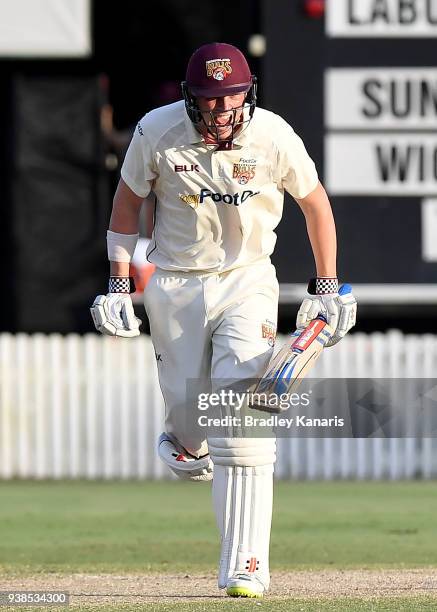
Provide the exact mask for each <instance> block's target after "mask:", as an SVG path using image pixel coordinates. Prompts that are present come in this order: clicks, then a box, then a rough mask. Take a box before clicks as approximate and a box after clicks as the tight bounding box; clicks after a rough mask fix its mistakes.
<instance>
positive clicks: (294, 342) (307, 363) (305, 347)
mask: <svg viewBox="0 0 437 612" xmlns="http://www.w3.org/2000/svg"><path fill="white" fill-rule="evenodd" d="M333 333H334V330H333V329H332V328H331V327H330V326H329V325H328V324H327V323H326V321H325V320H324V319H323V318H321V317H319V318H317V319H314V320H313V321H311V322H310V323H309V324H308V325H307V326H306V327H305V328H304V329H303V330H302V329H297V330H296V331H295V332H294V333H293V334H292V335H291V336H290V338H289V339H288V340H287V342H286V343H285V345H284V346H283V347H282V348H281V349H280V351H279V352H278V354H277V355H276V356H275V357H274V358H273V360H272V361H271V362H270V364H269V367H268V368H267V371H266V373H265V374H264V376H263V377H262V378H261V380H260V381H259V383H258V384H257V386H256V388H255V390H254V391H253V394H252V400H251V402H250V406H251V407H252V408H258V409H259V410H266V411H267V412H281V402H277V401H274V400H275V396H280V395H281V394H283V393H286V394H288V395H289V394H291V393H293V392H294V391H295V390H296V389H297V387H298V386H299V384H300V383H301V381H302V379H303V378H305V376H306V375H307V374H308V372H309V371H310V370H311V368H312V367H313V365H314V363H315V362H316V360H317V358H318V357H319V356H320V353H321V352H322V350H323V348H324V347H325V346H326V343H327V342H328V341H329V340H330V338H331V337H332V335H333ZM272 396H273V398H272Z"/></svg>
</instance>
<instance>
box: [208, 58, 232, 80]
mask: <svg viewBox="0 0 437 612" xmlns="http://www.w3.org/2000/svg"><path fill="white" fill-rule="evenodd" d="M231 72H232V66H231V60H230V59H229V58H223V59H213V60H208V61H207V62H206V76H207V77H212V78H213V79H215V80H216V81H223V80H224V79H225V78H226V77H227V76H228V75H229V74H231Z"/></svg>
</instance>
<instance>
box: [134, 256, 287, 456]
mask: <svg viewBox="0 0 437 612" xmlns="http://www.w3.org/2000/svg"><path fill="white" fill-rule="evenodd" d="M278 294H279V285H278V281H277V279H276V271H275V268H274V266H273V265H272V264H271V263H270V261H266V262H262V263H258V264H256V265H255V264H253V265H250V266H245V267H242V268H237V269H235V270H231V271H229V272H223V273H208V274H195V273H191V272H187V273H184V272H169V271H165V270H160V269H158V270H156V271H155V273H154V274H153V276H152V277H151V279H150V281H149V283H148V285H147V287H146V290H145V294H144V304H145V309H146V312H147V315H148V317H149V321H150V331H151V336H152V341H153V345H154V349H155V354H156V359H157V366H158V375H159V383H160V386H161V391H162V394H163V396H164V402H165V422H166V431H167V432H168V433H171V434H173V435H174V436H175V437H176V438H177V439H178V440H179V442H180V443H181V444H182V446H184V447H185V448H186V449H187V450H189V451H190V452H191V453H192V454H194V455H202V454H205V452H206V451H205V448H206V447H205V444H204V443H205V438H204V437H203V438H202V433H203V434H206V432H204V431H203V432H202V431H200V432H199V431H194V432H193V431H192V430H193V427H192V424H193V419H195V418H197V416H198V414H199V412H198V407H197V399H196V397H194V393H190V389H191V390H192V391H194V390H196V392H199V391H200V392H202V391H203V392H209V391H210V390H211V387H212V388H213V389H214V388H217V387H219V386H220V382H221V381H223V380H225V379H233V380H244V379H251V378H252V379H254V378H258V377H260V376H262V374H263V373H264V371H265V369H266V367H267V365H268V362H269V360H270V358H271V355H272V351H273V348H272V336H271V335H269V334H268V333H266V330H267V331H268V330H270V329H272V328H273V330H274V331H275V330H276V323H277V309H278ZM187 381H190V382H188V385H187ZM191 381H192V382H191ZM215 381H216V382H217V384H215ZM187 391H188V393H187Z"/></svg>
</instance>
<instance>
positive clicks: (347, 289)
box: [338, 283, 352, 295]
mask: <svg viewBox="0 0 437 612" xmlns="http://www.w3.org/2000/svg"><path fill="white" fill-rule="evenodd" d="M346 293H352V285H349V283H345V284H344V285H342V286H341V287H340V289H339V290H338V295H346Z"/></svg>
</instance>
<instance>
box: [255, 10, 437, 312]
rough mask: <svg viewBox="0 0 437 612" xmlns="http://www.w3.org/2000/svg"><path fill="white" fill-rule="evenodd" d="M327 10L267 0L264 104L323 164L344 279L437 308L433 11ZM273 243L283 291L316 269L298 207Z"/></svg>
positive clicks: (288, 210)
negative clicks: (313, 11)
mask: <svg viewBox="0 0 437 612" xmlns="http://www.w3.org/2000/svg"><path fill="white" fill-rule="evenodd" d="M325 4H326V10H325V16H324V18H320V19H314V18H311V17H310V16H309V15H308V14H307V13H305V11H304V10H303V7H304V5H305V2H297V1H296V2H292V1H291V0H274V1H273V2H272V1H270V0H264V2H263V5H262V10H263V23H264V32H265V34H266V39H267V53H266V55H265V56H264V59H263V65H262V74H261V75H260V76H261V87H262V90H261V91H262V105H263V106H264V107H266V108H268V109H270V110H272V111H274V112H277V113H278V114H280V115H282V116H283V117H284V118H285V119H286V120H287V121H288V122H289V123H290V124H291V125H292V126H293V127H294V129H295V130H296V132H297V133H298V134H299V135H300V136H301V137H302V138H303V140H304V142H305V144H306V146H307V149H308V151H309V153H310V155H311V156H312V157H313V159H314V160H315V162H316V165H317V168H318V171H319V175H320V178H321V180H322V182H323V183H324V185H325V187H326V189H327V191H328V194H329V196H330V200H331V203H332V206H333V209H334V214H335V217H336V223H337V230H338V235H339V260H338V261H339V265H338V271H339V277H340V278H341V279H342V280H344V281H349V282H351V283H353V284H354V286H358V287H366V286H374V285H378V286H382V285H384V286H385V285H387V287H388V288H390V287H392V288H393V294H396V295H397V296H398V300H399V296H400V295H401V296H403V297H402V298H401V301H402V302H404V303H405V304H408V303H410V301H412V300H413V299H414V300H417V294H418V292H419V295H420V294H421V295H423V296H424V299H425V301H426V299H427V298H426V296H428V300H429V296H435V302H437V282H436V281H437V55H436V53H435V48H436V38H437V0H327V1H326V3H325ZM277 233H278V245H277V249H276V254H275V260H274V262H275V264H276V266H277V269H278V275H279V279H280V281H281V283H283V284H293V283H304V282H306V280H307V279H308V277H309V276H312V275H313V274H314V262H313V260H312V254H311V250H310V246H309V243H308V238H307V236H306V229H305V223H304V219H303V215H302V214H301V212H300V210H299V208H298V206H297V205H296V204H295V203H294V202H293V201H292V199H291V198H288V197H287V201H286V206H285V212H284V218H283V220H282V222H281V224H280V226H279V228H278V232H277ZM291 236H292V238H291ZM297 254H298V256H296V255H297ZM357 293H358V292H357ZM384 295H385V296H386V297H385V298H384V299H387V300H388V301H389V300H390V291H385V292H384ZM412 296H415V297H414V298H413V297H412ZM433 300H434V298H431V301H433Z"/></svg>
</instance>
